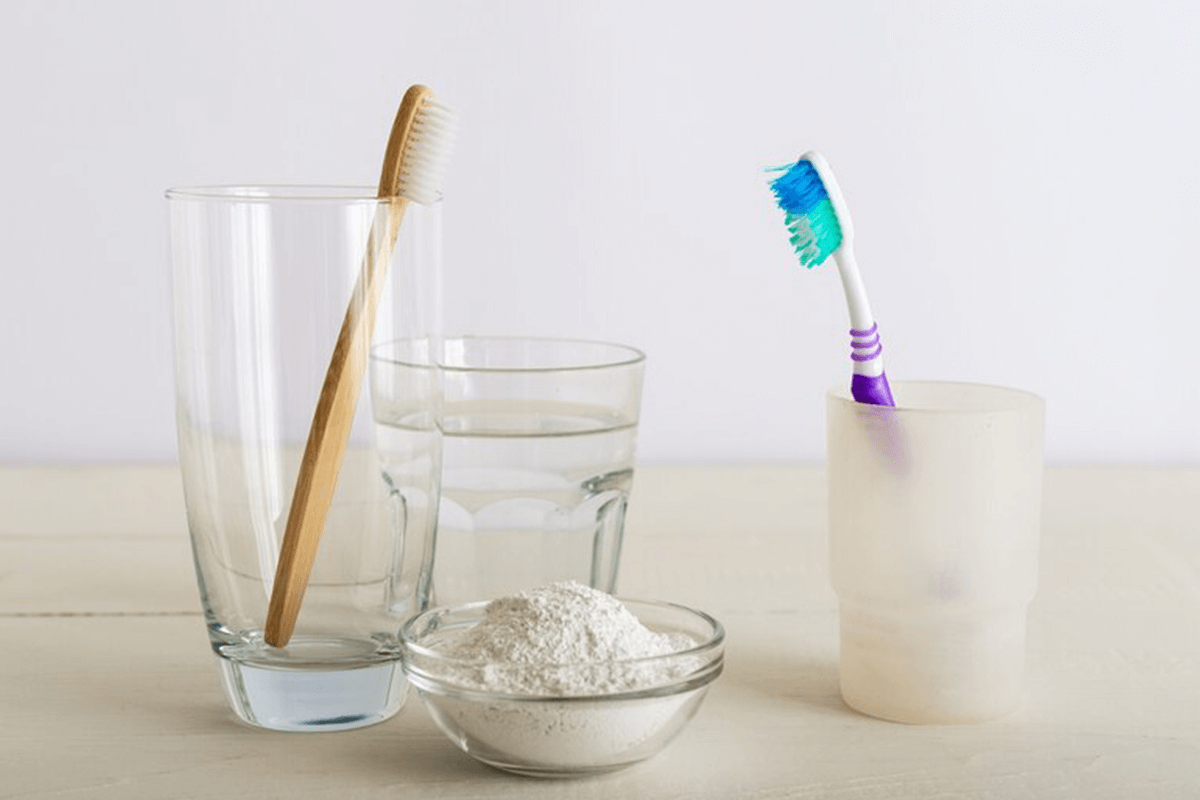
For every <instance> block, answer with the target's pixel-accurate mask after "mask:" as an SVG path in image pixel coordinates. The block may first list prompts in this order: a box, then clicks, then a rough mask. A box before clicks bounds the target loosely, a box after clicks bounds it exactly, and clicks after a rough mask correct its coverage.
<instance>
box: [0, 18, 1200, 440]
mask: <svg viewBox="0 0 1200 800" xmlns="http://www.w3.org/2000/svg"><path fill="white" fill-rule="evenodd" d="M0 12H2V13H0V21H2V24H0V97H2V98H3V99H4V104H5V108H6V112H5V114H4V124H3V125H0V163H2V164H3V169H2V171H0V173H2V176H3V187H2V190H0V220H2V222H0V226H2V230H3V234H2V236H0V269H2V270H3V272H2V273H0V274H2V275H3V283H2V285H0V376H3V381H4V386H5V391H3V392H0V462H10V463H22V462H25V463H30V462H97V461H109V460H168V459H172V458H174V455H175V444H174V420H173V406H172V388H171V372H170V362H171V341H170V337H171V334H170V309H169V297H168V285H169V284H168V270H167V244H166V225H165V202H164V200H163V199H162V190H163V189H164V188H165V187H167V186H170V185H178V184H189V183H230V182H335V183H362V184H371V183H373V182H374V181H375V180H376V178H377V174H378V165H379V162H380V159H381V158H382V150H383V145H384V142H385V140H386V137H387V132H388V128H389V127H390V124H391V121H392V116H393V114H394V112H395V107H396V104H397V102H398V100H399V97H400V95H401V94H402V92H403V91H404V88H405V87H406V86H407V85H408V84H409V83H413V82H418V81H419V82H424V83H427V84H429V85H431V86H433V87H434V88H435V89H436V90H437V91H438V93H439V94H440V95H441V96H442V97H443V99H445V100H446V101H447V102H449V103H451V104H453V105H454V106H455V107H457V109H458V110H459V111H460V113H461V116H462V135H461V138H460V144H459V148H458V152H457V156H456V159H455V161H454V164H453V168H452V171H451V175H450V177H449V183H448V186H447V187H446V194H447V198H448V199H447V208H446V213H447V219H446V247H445V249H446V294H447V300H448V303H449V306H448V308H447V312H446V316H447V321H448V327H451V328H455V329H458V330H467V331H471V332H507V333H535V334H570V335H579V336H588V337H599V338H605V339H613V340H620V341H625V342H628V343H631V344H635V345H638V346H640V347H641V348H643V349H644V350H645V351H646V352H647V353H648V354H649V357H650V362H649V372H648V374H647V386H646V396H645V405H644V409H643V428H642V438H641V449H640V454H641V457H642V458H643V459H644V460H657V461H662V460H722V459H734V460H816V459H818V458H820V457H821V452H822V448H823V436H824V433H823V413H824V412H823V397H822V393H823V390H824V389H825V388H826V387H827V386H829V385H832V384H835V383H841V382H844V381H846V380H848V375H849V367H848V363H849V362H848V359H847V357H846V352H847V346H846V345H847V342H846V337H845V330H846V328H847V327H848V326H847V322H846V319H845V310H844V305H843V304H842V301H841V297H840V294H839V292H840V290H839V287H838V283H837V279H836V273H835V272H834V271H833V270H832V269H828V268H827V269H822V270H818V271H815V272H813V273H808V272H806V271H805V270H803V269H801V268H800V267H798V266H797V265H796V262H795V259H794V257H793V256H792V255H791V253H790V250H789V247H788V245H787V243H786V239H785V236H784V233H783V228H782V225H781V222H780V215H779V214H778V213H777V212H776V210H775V209H774V207H773V205H772V202H771V199H770V197H769V195H768V193H767V190H766V188H765V176H764V174H763V172H762V171H761V170H762V168H763V167H766V166H769V165H774V164H778V163H783V162H786V161H788V160H791V159H793V158H795V156H797V155H798V154H799V153H800V152H801V151H803V150H805V149H808V148H810V147H816V148H819V149H822V150H823V151H824V152H825V154H826V156H827V157H828V158H829V159H830V161H831V163H832V164H833V165H834V167H835V168H836V170H837V173H838V176H839V179H840V181H841V183H842V187H843V190H844V191H845V193H846V194H847V196H848V201H849V203H850V206H851V209H852V211H853V212H854V221H855V225H856V230H857V235H858V240H857V252H858V256H859V262H860V266H861V268H862V270H863V272H864V277H865V279H866V282H867V285H868V287H869V288H870V290H871V295H872V302H873V305H874V306H875V311H876V315H877V317H878V318H879V320H880V323H881V327H882V330H883V332H884V335H885V342H886V344H887V347H888V349H887V356H888V362H887V363H888V372H889V374H890V375H891V376H892V377H893V379H900V378H904V377H914V378H915V377H922V378H947V379H965V380H978V381H987V382H996V383H1005V384H1011V385H1016V386H1020V387H1024V388H1027V389H1031V390H1033V391H1036V392H1039V393H1041V394H1043V395H1044V396H1045V397H1046V398H1047V401H1048V410H1049V423H1048V442H1047V447H1048V457H1049V458H1050V459H1052V460H1056V461H1103V462H1114V461H1133V462H1137V461H1146V462H1148V461H1164V462H1175V463H1177V462H1191V463H1196V462H1200V421H1198V420H1197V415H1198V411H1197V403H1198V402H1200V373H1198V372H1197V368H1196V366H1195V362H1196V355H1197V350H1196V347H1195V345H1193V344H1192V343H1191V342H1192V340H1193V339H1194V337H1195V328H1196V324H1195V321H1194V315H1195V310H1196V306H1197V300H1198V298H1200V236H1198V235H1197V228H1198V227H1200V224H1198V220H1200V155H1198V152H1197V148H1198V145H1200V110H1198V109H1200V88H1198V87H1200V4H1198V3H1195V2H1175V3H1172V2H1138V3H1128V2H1093V3H1084V2H989V3H983V2H830V1H829V0H820V1H819V2H807V1H804V0H787V2H783V1H780V2H749V1H748V0H739V2H736V3H708V2H689V3H683V2H648V1H647V2H590V3H583V2H578V3H569V2H513V1H512V0H508V1H506V2H433V0H427V1H426V2H421V3H416V2H397V1H396V0H376V1H375V2H366V1H365V0H361V1H357V2H339V3H330V2H295V0H287V1H285V0H265V1H261V2H246V1H244V0H239V1H237V2H233V1H230V0H219V1H217V2H211V1H210V2H161V1H154V0H143V1H140V2H133V1H131V0H124V1H121V2H118V1H115V0H114V1H111V2H94V3H88V2H61V1H54V2H47V1H46V0H36V2H35V1H34V0H18V1H17V2H13V0H6V1H5V2H4V4H3V6H2V8H0ZM827 266H829V267H831V266H832V265H831V264H830V265H827Z"/></svg>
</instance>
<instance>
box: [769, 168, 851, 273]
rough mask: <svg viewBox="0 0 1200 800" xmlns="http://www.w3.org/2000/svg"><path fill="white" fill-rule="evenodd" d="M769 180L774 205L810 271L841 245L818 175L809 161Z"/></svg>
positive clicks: (835, 216)
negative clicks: (773, 195)
mask: <svg viewBox="0 0 1200 800" xmlns="http://www.w3.org/2000/svg"><path fill="white" fill-rule="evenodd" d="M785 169H786V172H784V173H783V174H782V175H780V176H779V177H778V178H775V179H774V180H773V181H771V191H772V192H773V193H774V194H775V202H776V203H777V204H778V205H779V207H780V208H781V209H783V211H784V213H785V216H784V224H785V225H786V226H787V229H788V232H789V233H790V234H791V237H790V238H791V242H792V247H793V248H794V249H795V251H796V255H798V256H799V257H800V263H801V264H803V265H804V266H806V267H808V268H809V269H812V268H813V267H815V266H817V265H818V264H821V263H822V262H824V261H825V259H827V258H829V257H830V256H831V255H833V251H834V250H837V249H838V248H839V247H841V246H842V226H841V225H839V224H838V218H837V212H835V211H834V209H833V202H832V201H831V200H830V198H829V192H828V191H827V190H826V189H825V184H823V183H822V182H821V176H820V175H818V174H817V170H816V168H815V167H813V165H812V162H811V161H809V160H807V159H801V160H799V161H797V162H796V163H795V164H792V165H791V166H790V167H787V168H785Z"/></svg>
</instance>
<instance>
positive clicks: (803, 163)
mask: <svg viewBox="0 0 1200 800" xmlns="http://www.w3.org/2000/svg"><path fill="white" fill-rule="evenodd" d="M780 169H781V170H783V174H782V175H780V176H779V177H778V178H775V179H774V180H773V181H771V191H772V192H773V193H774V194H775V202H776V203H777V204H778V205H779V207H780V208H781V209H783V210H784V212H785V213H786V217H785V219H784V224H786V225H787V229H788V231H790V232H791V242H792V247H794V248H795V250H796V254H797V255H798V256H800V263H801V264H803V265H804V266H806V267H809V268H810V269H811V268H812V267H814V266H817V265H819V264H821V263H823V262H824V261H825V259H827V258H829V256H833V260H834V261H835V262H836V263H837V266H838V274H839V275H840V276H841V279H842V289H843V291H844V292H845V294H846V305H847V306H848V308H849V310H850V358H851V360H852V361H853V364H854V375H853V377H852V378H851V379H850V394H851V395H852V396H853V397H854V399H855V400H856V401H858V402H860V403H870V404H872V405H877V406H894V405H895V404H896V403H895V401H893V400H892V390H891V387H890V386H889V385H888V380H887V375H886V374H884V371H883V345H882V344H881V342H880V339H879V326H878V325H877V324H876V322H875V318H874V317H873V316H872V315H871V306H870V304H869V303H868V302H867V290H866V287H865V286H863V282H862V278H861V277H860V276H859V274H858V265H857V264H856V263H855V261H854V251H853V248H852V243H853V240H854V229H853V228H852V227H851V224H850V212H849V211H847V210H846V201H845V200H844V199H842V193H841V191H840V190H839V189H838V185H837V181H836V180H834V178H833V171H832V170H830V168H829V164H828V163H826V161H825V159H824V158H823V157H822V156H821V154H820V153H817V152H815V151H811V150H810V151H809V152H807V153H805V154H804V155H802V156H800V159H799V160H798V161H797V162H796V163H795V164H791V165H789V166H787V167H781V168H780Z"/></svg>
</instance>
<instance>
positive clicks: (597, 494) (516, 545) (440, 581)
mask: <svg viewBox="0 0 1200 800" xmlns="http://www.w3.org/2000/svg"><path fill="white" fill-rule="evenodd" d="M414 356H415V357H414ZM425 357H426V354H425V352H424V350H423V348H422V347H417V348H416V349H415V350H414V348H413V344H412V343H411V342H405V341H398V342H393V343H391V344H386V345H383V346H381V347H379V348H377V349H376V350H375V352H374V354H373V357H372V372H371V374H372V380H373V385H372V391H373V392H374V394H375V400H376V402H375V410H376V413H377V414H380V416H379V418H378V421H379V423H380V430H381V433H380V437H381V441H382V440H384V438H386V440H387V441H390V442H397V443H404V442H408V441H410V440H412V439H420V437H421V436H422V435H423V434H422V433H421V431H420V426H418V429H417V430H416V431H414V430H413V426H412V425H410V424H409V422H408V420H409V419H410V417H411V411H410V409H411V406H412V401H411V398H409V397H407V392H406V391H405V390H404V387H405V386H407V385H409V384H410V383H412V382H413V380H414V376H415V374H421V373H424V372H426V371H427V369H426V367H425V366H424V363H423V362H424V360H425ZM437 360H438V361H439V362H440V369H439V373H440V376H441V381H442V392H443V398H442V409H441V415H440V416H441V426H442V431H443V440H442V442H443V468H442V492H441V501H440V510H439V514H438V530H437V548H436V549H437V556H436V558H435V559H434V570H433V595H434V602H436V603H437V604H438V605H447V604H456V603H460V602H467V601H471V600H487V599H492V598H495V597H500V596H503V595H507V594H511V593H512V592H516V591H520V590H522V589H529V588H532V587H534V586H539V585H543V584H546V583H550V582H552V581H558V580H568V579H571V580H577V581H579V582H581V583H584V584H588V585H590V586H594V587H596V588H598V589H602V590H604V591H608V592H611V591H613V589H614V588H615V585H616V580H617V570H618V566H619V562H620V554H621V542H622V537H623V535H624V529H625V509H626V507H627V504H628V499H629V490H630V487H631V486H632V484H633V467H634V450H635V442H636V439H637V423H638V413H639V409H640V405H641V391H642V375H643V370H644V367H645V359H644V356H643V355H642V353H641V352H640V351H638V350H635V349H633V348H631V347H625V346H622V345H616V344H606V343H602V342H588V341H573V340H567V339H537V338H522V337H489V336H464V337H458V338H447V339H445V341H444V348H443V350H442V352H441V353H440V355H439V358H438V359H437Z"/></svg>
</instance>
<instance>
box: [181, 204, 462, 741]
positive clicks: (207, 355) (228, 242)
mask: <svg viewBox="0 0 1200 800" xmlns="http://www.w3.org/2000/svg"><path fill="white" fill-rule="evenodd" d="M167 198H168V201H169V202H168V206H169V209H170V225H171V248H172V261H173V264H172V266H173V273H172V274H173V289H174V310H175V382H176V417H177V423H178V436H179V456H180V464H181V468H182V472H183V481H184V490H185V496H186V502H187V514H188V526H189V529H190V532H191V539H192V548H193V554H194V557H195V566H196V575H197V579H198V581H199V587H200V599H201V604H202V606H203V610H204V615H205V622H206V624H207V627H208V633H209V638H210V641H211V644H212V650H213V653H214V654H215V656H216V663H217V665H218V668H219V673H220V677H221V683H222V685H223V687H224V690H225V693H226V696H227V698H228V700H229V703H230V705H231V707H232V708H233V711H234V712H235V713H236V714H237V716H238V717H239V718H240V719H241V720H243V721H245V722H248V723H251V724H254V725H258V726H262V727H267V728H275V729H282V730H336V729H344V728H355V727H360V726H362V725H368V724H371V723H374V722H379V721H381V720H383V719H386V718H387V717H389V716H391V715H392V714H394V713H395V712H396V711H398V710H399V708H400V707H401V705H402V704H403V702H404V699H405V695H406V688H407V685H406V683H405V681H404V678H403V675H402V673H401V671H400V666H399V660H398V658H399V652H398V647H397V634H398V631H399V628H400V625H401V623H402V622H403V621H404V620H405V619H406V618H408V617H409V616H410V615H412V614H414V613H416V612H418V611H420V610H421V609H422V608H424V607H425V605H426V604H427V601H428V593H429V575H430V569H431V559H432V555H433V551H432V540H433V530H434V524H435V520H436V511H437V496H438V477H439V467H440V437H439V435H438V431H437V428H436V424H435V422H436V420H435V417H434V409H435V407H436V392H437V386H436V381H435V380H434V379H433V373H432V372H431V371H430V370H425V371H424V372H422V371H421V370H414V371H413V373H412V375H410V376H409V378H410V380H409V382H408V383H407V384H406V386H405V391H406V392H407V395H408V397H409V398H410V400H411V401H412V403H413V405H414V407H415V408H417V409H419V410H421V411H423V412H424V413H423V414H414V415H413V416H412V418H411V424H412V425H413V427H414V429H415V430H417V431H418V432H419V434H420V435H419V436H414V437H410V438H407V439H405V440H403V441H396V440H392V439H380V438H379V437H378V436H377V435H376V428H375V426H374V423H373V419H374V416H375V415H374V413H373V408H372V405H373V403H372V398H371V396H370V394H369V393H368V392H366V391H365V386H366V381H365V380H364V384H363V385H364V391H363V392H362V394H361V395H360V397H359V400H358V405H357V409H356V415H355V418H354V422H353V427H352V429H351V433H350V438H349V443H348V445H347V449H346V456H345V460H344V462H343V465H342V468H341V472H340V474H339V475H338V479H337V488H336V491H335V494H334V497H333V503H332V506H331V509H330V512H329V516H328V520H327V522H326V524H325V528H324V531H323V533H322V537H321V543H320V547H319V549H318V551H317V555H316V560H315V563H314V565H313V571H312V575H311V577H310V579H309V582H308V589H307V592H306V593H305V595H304V600H303V604H302V606H301V608H300V613H299V617H298V620H297V624H296V629H295V634H294V635H293V637H292V639H291V641H290V642H289V643H288V645H287V646H286V647H283V648H276V647H272V646H270V645H267V644H266V643H265V642H264V641H263V626H264V623H265V620H266V615H267V607H268V604H269V600H270V596H271V587H272V583H273V580H274V576H275V568H276V563H277V558H278V553H279V548H280V543H281V541H282V538H283V532H284V528H285V525H286V522H287V518H288V510H289V508H290V505H291V501H292V492H293V489H294V486H295V483H296V477H297V472H298V469H299V464H300V458H301V455H302V454H303V452H304V447H305V442H306V439H307V437H308V432H309V426H310V423H311V421H312V416H313V411H314V409H315V408H316V404H317V398H318V396H319V394H320V391H321V386H322V383H323V381H324V379H325V372H326V368H327V367H328V365H329V361H330V356H331V354H332V351H333V346H334V342H335V341H336V340H337V336H338V331H339V329H340V327H341V324H342V319H343V316H344V314H345V312H346V308H347V304H348V303H349V302H350V298H351V294H352V288H353V287H354V285H355V282H356V280H357V278H358V276H359V273H360V269H361V266H362V264H363V259H364V256H365V254H366V252H367V242H368V239H369V237H370V235H371V231H372V228H373V227H375V228H379V229H382V227H383V226H384V225H386V224H387V223H386V220H387V219H388V207H387V202H386V201H380V200H377V199H376V198H375V196H374V191H373V190H371V189H359V188H352V187H318V186H308V187H214V188H203V187H201V188H183V189H172V190H170V191H168V192H167ZM440 214H441V211H440V204H435V205H432V206H422V205H419V204H416V203H410V204H409V205H408V208H407V212H406V214H405V216H404V218H403V222H402V224H401V226H400V230H399V239H398V241H397V244H396V247H395V249H394V251H393V252H392V254H391V262H390V264H389V267H388V280H387V284H386V285H385V287H384V290H383V294H382V299H381V300H380V304H379V308H378V313H377V317H376V324H375V338H376V340H391V339H395V338H397V337H400V336H403V337H407V338H409V339H411V340H414V341H418V342H422V341H423V342H433V341H436V337H437V328H438V315H439V307H438V304H439V302H440V297H439V291H438V286H439V280H440V262H441V252H440V235H441V232H440ZM426 351H427V352H429V351H430V346H427V347H426ZM421 357H422V356H421V355H420V354H417V355H416V358H417V360H418V361H419V360H420V358H421Z"/></svg>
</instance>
